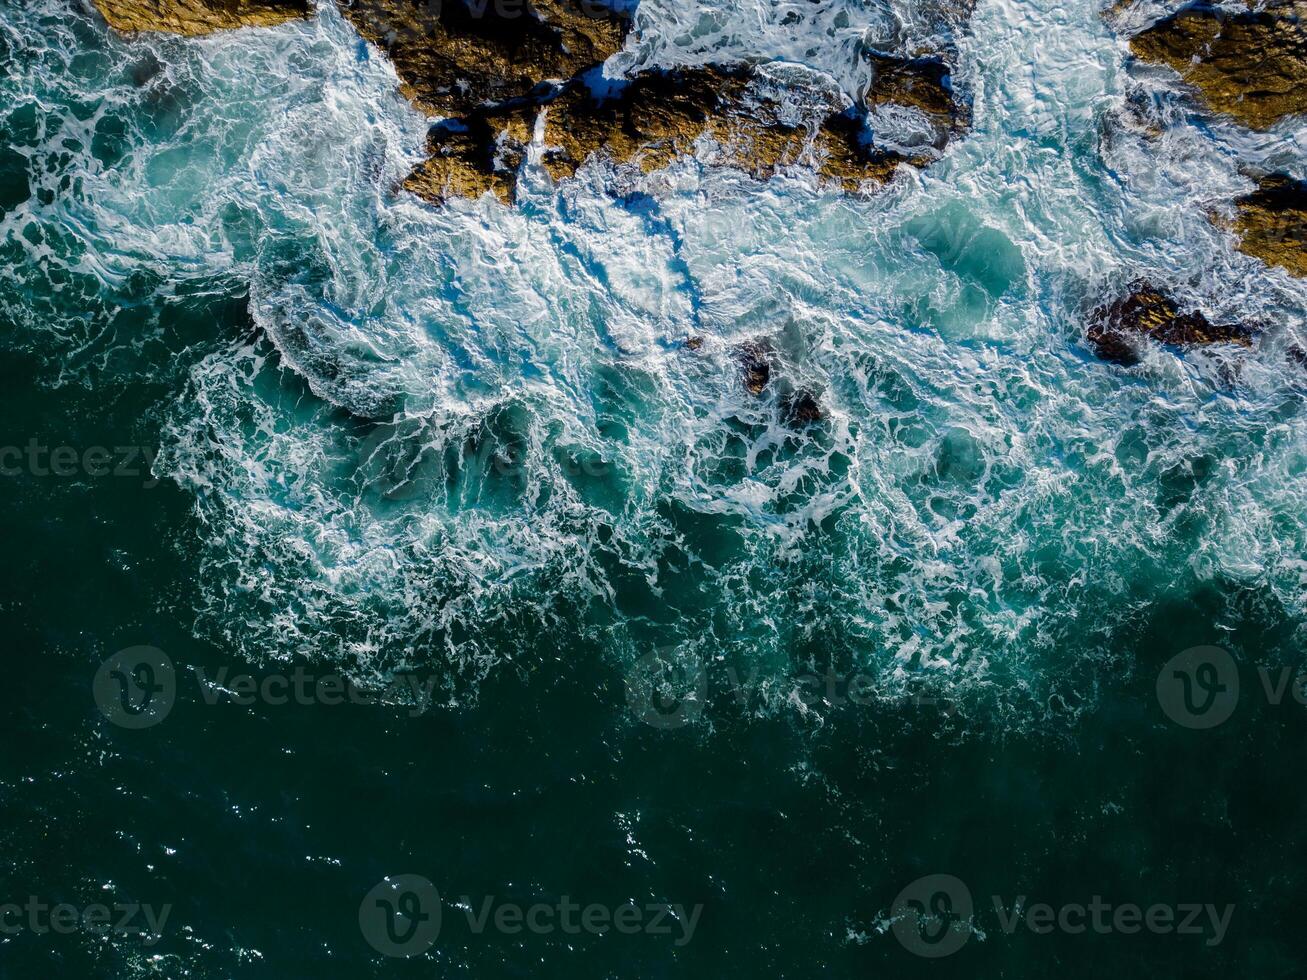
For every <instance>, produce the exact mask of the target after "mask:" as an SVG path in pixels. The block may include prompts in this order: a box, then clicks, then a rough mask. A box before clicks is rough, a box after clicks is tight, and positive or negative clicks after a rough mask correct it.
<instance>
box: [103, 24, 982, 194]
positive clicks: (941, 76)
mask: <svg viewBox="0 0 1307 980" xmlns="http://www.w3.org/2000/svg"><path fill="white" fill-rule="evenodd" d="M95 2H96V3H97V5H98V6H99V7H100V9H101V10H102V11H103V12H104V14H105V16H106V18H107V19H108V20H109V22H110V23H111V24H112V25H114V26H115V27H119V28H122V29H129V30H146V29H150V30H171V31H176V32H178V33H188V34H198V33H204V32H206V31H212V30H217V29H220V28H222V27H229V26H241V25H243V24H249V23H256V22H257V23H278V22H280V21H284V20H288V19H291V18H293V17H297V16H304V15H306V14H307V13H308V12H309V8H308V3H309V0H95ZM342 12H343V13H344V15H345V16H346V17H347V18H348V19H349V20H350V22H351V23H353V24H354V25H355V27H356V28H357V29H358V31H359V33H360V34H361V35H362V36H363V37H365V38H367V39H368V40H369V41H371V42H372V43H374V44H375V45H377V46H378V47H379V48H381V49H382V50H383V51H385V52H386V54H387V56H388V57H389V58H390V59H391V60H392V62H393V63H394V65H395V69H396V72H397V73H398V74H399V77H400V81H401V86H402V90H403V92H404V94H405V95H406V96H407V97H408V98H409V99H411V100H412V102H413V103H414V104H415V105H416V106H418V107H419V108H420V109H422V110H423V111H425V112H426V113H428V114H429V115H431V116H433V117H437V118H439V119H440V120H441V121H440V122H439V123H438V124H437V125H436V126H435V127H434V128H433V129H432V131H431V135H430V137H429V144H428V149H429V152H430V156H429V158H428V159H427V160H426V161H424V162H423V163H422V164H421V165H419V166H418V167H417V168H416V169H415V170H414V171H413V173H412V174H410V175H409V176H408V178H407V179H406V180H405V181H404V187H405V188H406V189H408V190H410V191H412V192H413V193H415V194H417V195H419V196H421V197H423V198H425V199H427V200H430V201H434V202H441V201H444V200H447V199H449V198H451V197H479V196H481V195H482V194H485V193H487V192H489V193H493V194H495V195H496V196H497V197H498V198H499V199H500V200H502V201H504V202H505V203H511V202H512V200H513V197H514V194H515V192H516V187H517V175H518V172H519V170H520V169H521V167H522V165H523V164H524V163H525V161H526V159H527V156H528V149H529V147H530V145H531V144H532V143H533V142H535V141H536V139H537V137H538V135H539V134H541V133H542V134H543V136H542V138H541V140H540V146H539V150H540V159H541V161H542V163H543V165H544V167H545V169H546V170H547V171H548V172H549V173H550V174H551V175H552V176H553V177H554V179H556V180H562V179H565V178H567V177H571V176H573V175H574V174H575V173H576V172H577V170H578V169H579V168H580V167H581V166H582V165H583V164H584V163H585V162H586V161H587V160H589V159H590V158H592V157H596V156H599V157H603V158H606V159H608V160H610V161H612V162H613V163H615V164H617V165H619V166H620V165H631V166H633V167H637V168H639V169H640V170H643V171H645V172H650V171H654V170H658V169H660V168H663V167H666V166H667V165H668V164H670V163H671V162H672V161H673V160H674V159H675V158H677V157H678V156H682V155H686V154H690V153H693V152H694V151H695V150H696V149H697V148H698V147H699V146H703V145H708V146H711V147H713V148H714V149H713V152H712V154H711V156H712V159H713V160H714V162H717V163H720V164H723V165H726V166H731V167H735V168H738V169H740V170H742V171H744V172H746V173H748V174H750V175H752V176H753V177H755V178H757V179H759V180H766V179H768V178H770V177H772V176H774V175H775V174H776V173H778V172H779V171H781V170H783V169H785V168H788V167H808V168H811V169H814V170H816V171H817V172H818V173H819V174H821V175H822V176H823V177H826V178H828V179H830V180H832V181H835V182H837V183H838V184H840V185H841V186H842V187H843V188H844V189H846V190H848V191H857V190H859V189H861V188H862V187H863V186H864V185H867V184H868V183H870V184H873V185H874V184H881V183H884V182H885V181H887V180H888V179H889V178H890V177H891V176H892V175H893V173H894V172H895V170H897V168H898V167H899V166H900V165H901V164H904V163H907V164H913V165H916V166H924V165H926V164H928V163H929V162H931V161H932V160H933V159H934V158H935V157H936V156H937V154H938V151H939V150H941V149H943V148H944V146H946V145H947V143H948V141H949V139H950V138H951V137H952V136H953V135H954V133H956V132H957V131H958V130H959V129H961V128H962V126H964V125H965V123H966V121H967V120H966V110H965V108H964V107H962V106H960V105H959V104H958V103H957V101H956V100H955V98H954V93H953V91H952V87H951V85H950V79H949V69H948V66H947V64H946V63H945V62H944V61H943V60H942V59H940V58H932V57H922V58H913V59H899V58H892V57H889V56H886V55H879V54H872V55H869V56H868V60H869V70H870V72H871V73H872V79H871V82H872V84H871V86H870V88H869V90H868V95H867V96H866V100H865V104H863V105H859V106H853V107H846V106H835V105H832V106H831V108H830V111H829V113H828V114H827V115H826V116H825V117H824V118H813V119H810V120H807V121H806V122H803V123H796V122H795V121H793V119H789V118H787V117H785V114H784V112H783V107H782V106H781V105H779V104H778V103H777V101H776V98H775V96H768V95H766V94H764V91H763V87H760V86H758V85H756V84H755V83H756V82H757V81H758V77H759V76H758V74H757V70H756V69H755V68H753V67H751V66H747V65H730V66H716V67H714V66H705V67H695V68H683V69H676V70H652V71H647V72H644V73H642V74H639V75H637V76H635V77H634V78H631V79H626V80H617V81H613V82H611V84H606V85H605V87H604V88H603V89H602V90H601V91H596V90H595V89H594V88H593V87H592V85H591V84H590V80H591V79H590V76H589V74H588V73H590V72H591V70H592V69H596V68H597V67H598V66H599V65H601V64H602V63H603V62H604V61H605V60H607V59H608V58H609V57H610V56H612V55H613V54H615V53H617V51H619V50H620V49H621V47H622V45H623V43H624V42H625V39H626V35H627V32H628V30H629V27H630V24H629V19H628V18H627V17H626V15H624V14H619V13H615V12H613V11H612V10H611V9H610V8H609V7H608V6H606V5H604V4H602V3H601V2H600V0H342ZM890 106H893V107H897V108H896V109H895V111H898V112H907V113H908V114H910V115H912V114H915V116H916V117H917V118H919V119H920V120H921V123H922V126H923V127H924V130H923V131H924V132H926V133H927V138H926V139H925V141H924V142H922V143H921V145H920V146H917V145H913V146H912V147H910V148H908V149H907V150H904V149H903V148H901V147H886V146H878V145H876V143H875V141H874V140H875V136H876V133H875V126H874V124H873V125H871V126H869V125H868V121H869V119H871V120H873V123H874V114H875V113H876V112H877V111H879V110H882V109H885V108H886V107H890ZM869 114H871V115H870V116H869ZM541 115H543V122H542V125H538V124H541V119H540V117H541Z"/></svg>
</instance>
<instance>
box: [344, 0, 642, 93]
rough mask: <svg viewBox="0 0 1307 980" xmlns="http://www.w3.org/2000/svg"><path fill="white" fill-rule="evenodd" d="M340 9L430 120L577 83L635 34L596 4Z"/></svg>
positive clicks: (466, 2) (482, 0) (407, 1)
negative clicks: (383, 55) (560, 84)
mask: <svg viewBox="0 0 1307 980" xmlns="http://www.w3.org/2000/svg"><path fill="white" fill-rule="evenodd" d="M342 12H343V13H344V14H345V16H346V17H347V18H349V20H350V22H351V23H352V24H354V26H355V28H357V30H358V32H359V33H360V34H362V35H363V36H364V37H365V38H367V39H368V40H369V41H372V42H373V43H374V44H376V45H377V47H379V48H381V49H382V50H383V51H385V52H386V54H387V56H388V57H389V58H390V60H391V61H392V63H393V64H394V66H395V71H396V73H397V74H398V75H399V78H400V82H401V91H402V92H403V93H404V95H405V96H406V97H407V98H408V99H410V100H411V101H412V102H413V104H414V105H416V106H417V107H418V108H419V109H421V110H422V111H424V112H426V113H427V114H429V115H432V116H454V115H463V114H465V113H468V112H470V111H472V110H473V109H475V108H477V107H479V106H483V105H485V104H488V103H498V102H504V101H506V100H509V99H515V98H521V97H524V96H526V95H528V94H530V93H531V92H533V91H534V90H535V89H536V88H537V87H538V86H540V85H541V83H544V82H550V81H554V82H561V81H564V80H566V79H570V78H573V77H575V76H576V75H579V74H581V73H582V72H584V71H585V70H587V69H589V68H592V67H594V66H596V65H599V64H601V63H603V62H604V61H606V60H607V59H608V58H610V57H612V56H613V55H614V54H616V53H617V52H618V51H620V50H621V49H622V45H623V43H624V42H625V40H626V35H627V32H628V31H629V30H630V21H629V19H628V18H627V17H626V16H625V15H624V14H619V13H615V12H613V11H611V10H609V9H608V8H607V7H605V6H604V5H602V4H600V3H598V2H597V0H353V2H352V3H343V4H342Z"/></svg>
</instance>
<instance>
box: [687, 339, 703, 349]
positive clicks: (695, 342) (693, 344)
mask: <svg viewBox="0 0 1307 980" xmlns="http://www.w3.org/2000/svg"><path fill="white" fill-rule="evenodd" d="M702 346H703V338H702V337H686V338H685V349H686V350H698V349H699V348H701V347H702Z"/></svg>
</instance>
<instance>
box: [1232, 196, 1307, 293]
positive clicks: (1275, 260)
mask: <svg viewBox="0 0 1307 980" xmlns="http://www.w3.org/2000/svg"><path fill="white" fill-rule="evenodd" d="M1234 204H1235V207H1236V208H1237V209H1238V211H1237V214H1236V215H1235V218H1234V220H1233V221H1232V222H1230V223H1229V225H1228V227H1229V228H1230V230H1231V231H1233V232H1234V233H1235V234H1237V235H1238V236H1239V251H1241V252H1244V253H1245V254H1247V255H1252V256H1256V257H1257V258H1259V259H1261V260H1262V261H1263V262H1265V263H1266V264H1267V265H1278V266H1281V267H1282V268H1284V269H1286V270H1287V271H1288V272H1289V273H1290V274H1291V275H1295V276H1304V277H1307V183H1303V182H1302V181H1300V180H1294V179H1293V178H1292V177H1287V176H1285V175H1284V174H1273V175H1271V176H1268V177H1264V178H1262V179H1261V180H1260V181H1258V183H1257V190H1255V191H1253V192H1252V193H1251V194H1247V195H1245V196H1243V197H1240V198H1237V199H1236V200H1235V202H1234Z"/></svg>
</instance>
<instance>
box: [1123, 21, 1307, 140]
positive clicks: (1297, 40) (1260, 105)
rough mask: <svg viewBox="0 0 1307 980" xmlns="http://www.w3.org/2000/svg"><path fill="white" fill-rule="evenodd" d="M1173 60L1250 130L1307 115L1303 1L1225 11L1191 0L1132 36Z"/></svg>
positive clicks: (1137, 49)
mask: <svg viewBox="0 0 1307 980" xmlns="http://www.w3.org/2000/svg"><path fill="white" fill-rule="evenodd" d="M1130 49H1131V50H1132V51H1133V52H1134V54H1135V55H1137V56H1138V57H1140V58H1142V59H1144V60H1145V61H1152V62H1157V63H1159V64H1166V65H1170V66H1171V67H1172V68H1174V69H1175V70H1176V71H1178V72H1179V73H1180V76H1181V77H1182V78H1183V79H1184V80H1185V82H1187V83H1188V84H1190V85H1192V86H1194V87H1195V88H1197V89H1198V91H1199V92H1200V93H1202V96H1203V98H1204V99H1205V100H1206V102H1207V104H1208V105H1209V106H1211V107H1212V108H1213V109H1214V110H1216V111H1217V112H1223V113H1226V114H1228V115H1230V116H1233V117H1234V118H1235V119H1236V120H1237V121H1238V122H1240V123H1242V124H1243V125H1245V126H1248V127H1250V128H1252V129H1268V128H1270V127H1271V126H1273V125H1274V124H1275V123H1276V122H1278V121H1279V120H1280V119H1283V118H1284V117H1285V116H1288V115H1291V114H1294V113H1300V112H1307V0H1288V2H1279V3H1272V4H1271V5H1269V6H1268V7H1267V8H1266V9H1265V10H1262V11H1252V10H1249V11H1246V12H1242V13H1238V14H1229V13H1226V12H1224V11H1222V10H1219V9H1217V8H1214V7H1212V6H1210V5H1209V4H1207V3H1202V2H1199V3H1193V4H1190V5H1189V6H1186V7H1184V8H1182V9H1181V10H1179V11H1177V12H1176V13H1175V14H1173V15H1172V16H1170V17H1167V18H1165V19H1164V20H1161V21H1159V22H1158V23H1156V24H1154V25H1153V26H1152V27H1150V28H1149V29H1148V30H1146V31H1144V32H1142V33H1141V34H1137V35H1136V36H1135V37H1134V38H1132V39H1131V41H1130Z"/></svg>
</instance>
